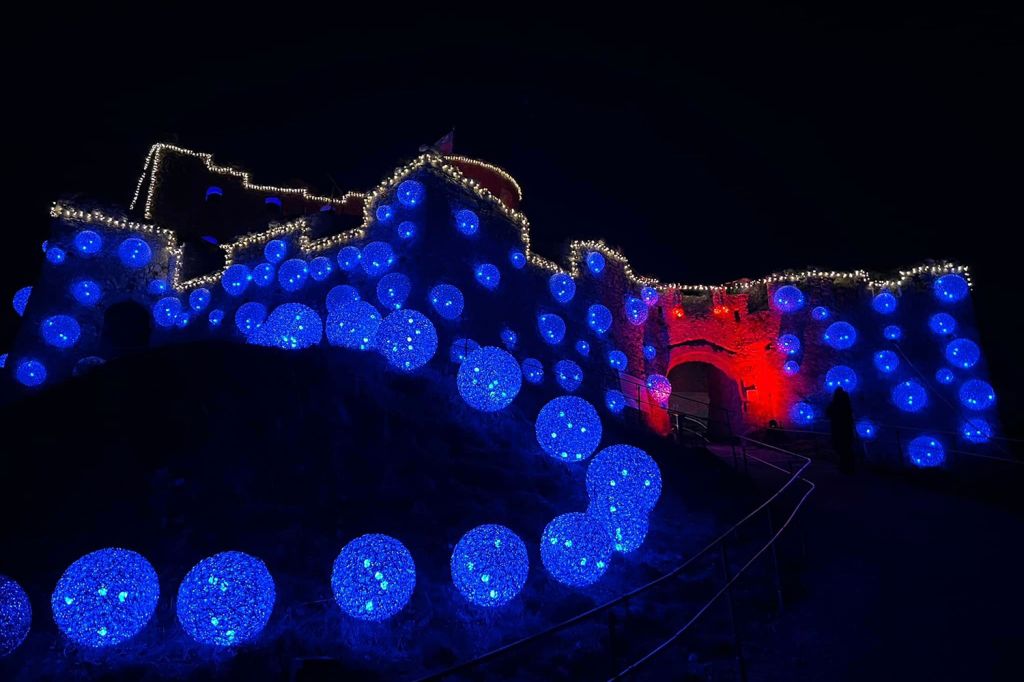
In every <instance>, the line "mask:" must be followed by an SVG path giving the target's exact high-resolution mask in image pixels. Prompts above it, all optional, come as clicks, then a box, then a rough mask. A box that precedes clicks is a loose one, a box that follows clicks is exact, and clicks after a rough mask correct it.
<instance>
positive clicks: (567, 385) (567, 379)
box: [555, 360, 583, 393]
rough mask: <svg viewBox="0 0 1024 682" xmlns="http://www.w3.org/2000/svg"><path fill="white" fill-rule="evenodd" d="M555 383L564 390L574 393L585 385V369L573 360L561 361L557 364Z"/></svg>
mask: <svg viewBox="0 0 1024 682" xmlns="http://www.w3.org/2000/svg"><path fill="white" fill-rule="evenodd" d="M555 381H557V382H558V385H559V386H561V387H562V390H564V391H567V392H568V393H572V392H573V391H575V390H576V389H577V388H579V387H580V385H581V384H582V383H583V368H581V367H580V366H579V365H577V364H576V363H575V362H573V361H572V360H559V361H558V362H556V363H555Z"/></svg>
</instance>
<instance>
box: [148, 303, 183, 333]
mask: <svg viewBox="0 0 1024 682" xmlns="http://www.w3.org/2000/svg"><path fill="white" fill-rule="evenodd" d="M181 312H182V305H181V301H179V300H178V299H177V297H175V296H166V297H164V298H161V299H160V300H159V301H157V302H156V303H154V304H153V321H154V322H156V324H157V326H158V327H173V326H174V323H175V322H177V321H178V316H179V315H181Z"/></svg>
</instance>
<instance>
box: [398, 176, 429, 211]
mask: <svg viewBox="0 0 1024 682" xmlns="http://www.w3.org/2000/svg"><path fill="white" fill-rule="evenodd" d="M395 196H397V197H398V203H400V204H401V205H402V206H405V207H406V208H415V207H416V206H419V205H420V204H422V203H423V199H424V198H425V197H426V196H427V190H426V189H424V187H423V183H421V182H417V181H416V180H405V181H404V182H402V183H401V184H400V185H398V190H397V191H396V192H395Z"/></svg>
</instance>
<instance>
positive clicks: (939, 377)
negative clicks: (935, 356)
mask: <svg viewBox="0 0 1024 682" xmlns="http://www.w3.org/2000/svg"><path fill="white" fill-rule="evenodd" d="M935 380H936V381H937V382H939V383H940V384H944V385H948V384H951V383H953V381H955V380H956V375H955V374H953V370H951V369H950V368H949V367H940V368H939V369H937V370H935Z"/></svg>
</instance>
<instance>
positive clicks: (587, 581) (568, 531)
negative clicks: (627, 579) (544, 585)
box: [540, 512, 612, 587]
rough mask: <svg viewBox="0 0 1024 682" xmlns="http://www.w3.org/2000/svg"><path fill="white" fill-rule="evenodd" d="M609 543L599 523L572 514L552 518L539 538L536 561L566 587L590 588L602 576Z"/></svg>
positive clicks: (586, 517) (606, 565) (608, 555)
mask: <svg viewBox="0 0 1024 682" xmlns="http://www.w3.org/2000/svg"><path fill="white" fill-rule="evenodd" d="M611 557H612V543H611V539H610V538H609V537H608V533H607V532H606V531H605V528H604V526H603V525H602V524H601V522H600V521H598V520H597V519H595V518H593V517H592V516H589V515H587V514H581V513H579V512H573V513H570V514H562V515H561V516H556V517H555V518H554V519H552V520H551V523H549V524H548V525H547V526H546V527H545V528H544V533H543V534H542V535H541V537H540V560H541V562H542V563H543V564H544V568H546V569H547V571H548V573H550V574H551V577H552V578H554V579H555V580H557V581H558V582H560V583H562V584H563V585H568V586H570V587H586V586H587V585H593V584H594V583H595V582H597V581H598V579H599V578H600V577H601V576H602V575H604V572H605V570H606V569H607V568H608V562H609V561H610V560H611Z"/></svg>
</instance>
